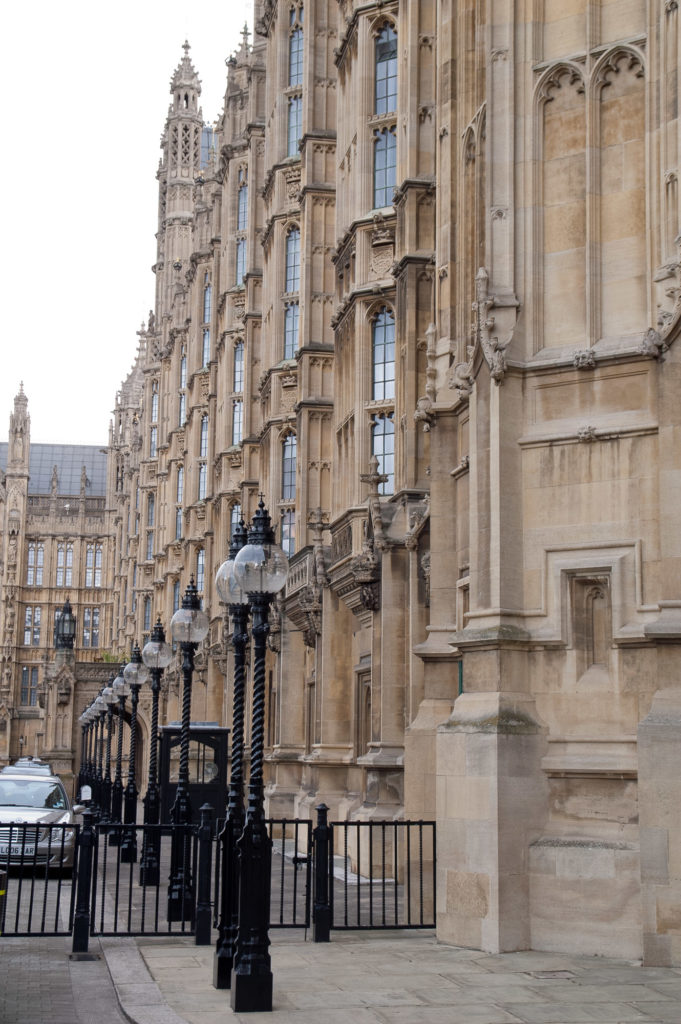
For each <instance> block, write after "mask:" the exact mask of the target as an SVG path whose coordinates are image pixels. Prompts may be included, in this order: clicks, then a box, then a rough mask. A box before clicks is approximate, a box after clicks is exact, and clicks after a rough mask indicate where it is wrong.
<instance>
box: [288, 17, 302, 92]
mask: <svg viewBox="0 0 681 1024" xmlns="http://www.w3.org/2000/svg"><path fill="white" fill-rule="evenodd" d="M297 14H299V15H300V19H298V18H297V17H296V15H297ZM302 16H303V12H302V10H301V11H300V12H298V11H295V10H293V11H291V25H292V27H293V30H292V32H291V35H290V36H289V40H288V84H289V85H302V84H303V30H302V28H301V26H300V24H299V20H300V21H302Z"/></svg>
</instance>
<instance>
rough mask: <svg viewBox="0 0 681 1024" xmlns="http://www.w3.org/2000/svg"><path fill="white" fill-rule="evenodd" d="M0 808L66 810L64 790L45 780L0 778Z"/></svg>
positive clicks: (56, 784)
mask: <svg viewBox="0 0 681 1024" xmlns="http://www.w3.org/2000/svg"><path fill="white" fill-rule="evenodd" d="M0 807H46V808H48V809H49V810H52V811H64V810H66V796H65V794H64V790H63V789H62V788H61V786H60V785H59V784H58V783H56V782H48V781H47V779H7V778H0Z"/></svg>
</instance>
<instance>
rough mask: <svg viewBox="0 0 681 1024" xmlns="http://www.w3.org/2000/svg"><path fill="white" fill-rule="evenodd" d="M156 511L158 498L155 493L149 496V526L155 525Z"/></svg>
mask: <svg viewBox="0 0 681 1024" xmlns="http://www.w3.org/2000/svg"><path fill="white" fill-rule="evenodd" d="M155 512H156V499H155V497H154V495H153V494H150V495H149V497H148V498H147V526H153V525H154V516H155Z"/></svg>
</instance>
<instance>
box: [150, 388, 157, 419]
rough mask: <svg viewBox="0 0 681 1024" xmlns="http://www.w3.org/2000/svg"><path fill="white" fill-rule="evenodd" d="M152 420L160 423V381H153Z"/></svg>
mask: <svg viewBox="0 0 681 1024" xmlns="http://www.w3.org/2000/svg"><path fill="white" fill-rule="evenodd" d="M151 422H152V423H158V381H157V380H154V381H152V382H151Z"/></svg>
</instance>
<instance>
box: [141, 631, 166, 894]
mask: <svg viewBox="0 0 681 1024" xmlns="http://www.w3.org/2000/svg"><path fill="white" fill-rule="evenodd" d="M172 660H173V651H172V648H171V646H170V644H167V643H166V635H165V632H164V631H163V626H162V625H161V620H160V618H159V620H158V622H157V623H156V625H155V626H154V628H153V630H152V632H151V637H150V639H149V643H147V644H145V646H144V650H143V651H142V661H143V662H144V664H145V665H146V666H147V668H148V669H149V673H150V675H151V734H150V739H149V785H148V786H147V792H146V794H145V796H144V824H145V825H158V823H159V821H160V817H161V793H160V789H159V785H158V698H159V694H160V692H161V679H162V677H163V671H164V669H166V668H167V667H168V665H169V664H170V662H171V661H172ZM160 838H161V837H160V835H159V832H158V830H157V829H155V828H153V829H150V830H147V829H145V830H144V844H143V847H142V859H141V860H140V885H158V883H159V854H160Z"/></svg>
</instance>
